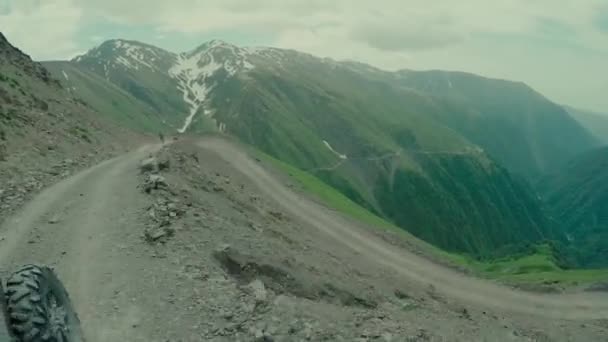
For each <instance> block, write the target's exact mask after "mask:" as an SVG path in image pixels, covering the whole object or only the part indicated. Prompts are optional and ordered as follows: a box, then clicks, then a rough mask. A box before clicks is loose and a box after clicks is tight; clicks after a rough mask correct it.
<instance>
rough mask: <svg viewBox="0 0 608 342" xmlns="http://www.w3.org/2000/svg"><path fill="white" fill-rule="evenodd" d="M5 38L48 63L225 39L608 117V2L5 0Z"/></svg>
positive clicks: (0, 5) (1, 15)
mask: <svg viewBox="0 0 608 342" xmlns="http://www.w3.org/2000/svg"><path fill="white" fill-rule="evenodd" d="M0 31H2V32H3V33H5V35H6V36H7V37H8V39H9V40H10V41H11V42H13V43H14V44H15V45H17V46H18V47H20V48H21V49H23V50H25V51H26V52H27V53H29V54H30V55H32V57H34V59H37V60H46V59H67V58H70V57H72V56H74V55H76V54H78V53H82V52H84V51H86V50H88V49H90V48H91V47H93V46H95V45H98V44H99V43H101V42H102V41H104V40H107V39H112V38H125V39H135V40H140V41H143V42H146V43H150V44H153V45H157V46H160V47H163V48H166V49H168V50H171V51H175V52H182V51H186V50H191V49H192V48H194V47H195V46H197V45H200V44H201V43H203V42H204V41H206V40H209V39H213V38H218V39H223V40H226V41H228V42H231V43H234V44H238V45H267V46H276V47H284V48H293V49H297V50H301V51H306V52H310V53H313V54H316V55H319V56H328V57H333V58H336V59H352V60H358V61H362V62H366V63H370V64H372V65H375V66H378V67H381V68H384V69H389V70H395V69H401V68H409V69H449V70H462V71H469V72H474V73H478V74H482V75H485V76H491V77H500V78H507V79H512V80H518V81H524V82H526V83H528V84H529V85H531V86H532V87H534V88H536V89H537V90H539V91H540V92H542V93H544V94H545V95H547V96H548V97H549V98H551V99H552V100H554V101H557V102H560V103H565V104H570V105H573V106H576V107H581V108H586V109H591V110H595V111H601V112H608V0H492V1H488V0H461V1H456V0H369V1H368V0H171V1H165V0H0Z"/></svg>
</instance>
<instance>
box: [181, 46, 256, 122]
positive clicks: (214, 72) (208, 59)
mask: <svg viewBox="0 0 608 342" xmlns="http://www.w3.org/2000/svg"><path fill="white" fill-rule="evenodd" d="M248 56H249V53H248V51H247V50H245V49H241V48H238V47H236V46H234V45H231V44H228V43H225V42H223V41H220V40H213V41H210V42H208V43H206V44H203V45H201V46H199V47H198V48H196V49H194V50H192V51H189V52H185V53H182V54H181V55H179V56H178V58H177V60H176V63H175V65H174V66H173V67H171V68H170V69H169V75H171V77H173V78H174V79H176V80H177V82H178V88H179V90H180V91H181V92H182V93H183V99H184V102H186V104H188V106H189V107H190V113H189V115H188V116H187V117H186V120H185V122H184V125H183V126H182V127H181V128H180V129H178V132H180V133H184V132H185V131H186V130H187V129H188V128H189V127H190V125H191V124H192V122H193V120H194V117H195V116H196V114H197V113H198V112H199V111H200V110H201V109H202V110H203V115H205V116H211V114H212V113H213V111H212V110H211V109H210V108H209V104H208V98H209V95H210V93H211V92H212V91H213V89H214V88H215V87H216V85H217V82H218V81H220V80H221V79H220V78H218V77H224V78H228V77H234V76H235V75H237V73H239V72H247V71H250V70H252V69H254V68H255V66H254V65H253V63H251V62H250V61H249V60H248ZM216 127H218V129H219V131H220V132H224V131H226V125H225V124H224V123H218V122H216Z"/></svg>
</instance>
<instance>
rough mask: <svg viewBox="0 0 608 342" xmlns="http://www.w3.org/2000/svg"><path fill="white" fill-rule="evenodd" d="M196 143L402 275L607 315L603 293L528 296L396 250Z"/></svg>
mask: <svg viewBox="0 0 608 342" xmlns="http://www.w3.org/2000/svg"><path fill="white" fill-rule="evenodd" d="M199 145H200V146H201V148H206V149H210V150H213V151H215V152H216V153H218V155H220V156H222V158H224V159H225V160H226V161H228V162H229V163H231V164H232V166H233V167H235V168H237V169H239V170H240V171H241V172H242V173H244V174H245V175H247V176H248V177H249V178H251V180H252V181H253V182H255V183H256V184H257V185H258V187H259V188H260V189H263V191H265V192H266V194H267V195H268V196H271V197H272V198H274V199H275V200H276V202H277V203H280V205H281V206H282V207H283V208H284V209H285V210H287V211H289V212H291V213H292V214H293V215H296V216H297V217H299V218H300V219H301V220H303V221H306V222H308V223H310V225H312V226H314V227H317V228H318V229H320V230H322V231H323V232H325V233H326V234H327V235H329V236H331V237H332V238H333V239H335V241H336V242H338V243H342V244H345V245H347V246H348V247H350V248H352V249H354V250H356V251H357V252H358V253H361V254H364V255H366V256H368V257H369V258H370V259H372V260H375V261H376V262H377V263H378V264H380V265H384V266H388V267H390V268H391V269H393V270H394V271H395V272H398V273H400V274H402V275H403V276H404V277H407V278H409V279H415V280H417V281H419V282H422V283H427V284H429V285H433V286H434V287H435V288H436V289H437V290H439V291H440V292H442V293H445V294H447V295H448V296H451V297H455V298H460V299H462V300H464V301H466V302H470V303H474V304H476V305H480V306H486V307H489V308H494V309H501V310H505V309H506V310H509V311H512V312H514V313H525V314H534V315H540V316H543V317H549V318H562V319H606V318H608V300H606V297H605V295H603V294H591V293H581V294H560V295H549V294H547V295H540V294H531V293H524V292H517V291H514V290H512V289H509V288H506V287H502V286H499V285H496V284H494V283H491V282H487V281H483V280H480V279H474V278H470V277H466V276H464V275H462V274H460V273H457V272H455V271H453V270H450V269H446V268H444V267H441V266H440V265H437V264H435V263H432V262H430V261H428V260H426V259H424V258H421V257H419V256H418V255H415V254H412V253H409V252H408V251H406V250H403V249H398V248H395V247H393V246H391V245H389V244H387V243H386V242H384V241H381V240H380V239H378V238H376V237H374V236H372V234H370V233H369V232H366V231H365V230H363V229H360V228H358V227H355V226H353V225H351V224H348V222H346V221H345V220H344V219H343V218H341V217H339V216H337V215H335V213H332V212H330V211H327V210H324V209H323V208H322V207H320V206H319V205H318V204H316V203H313V202H311V201H308V200H306V199H304V198H302V197H301V196H298V195H297V194H295V193H294V192H292V191H291V190H289V189H287V188H286V187H285V186H284V185H283V184H281V183H280V182H279V181H277V180H276V179H274V178H273V177H272V176H271V175H270V174H269V173H268V172H266V171H265V170H264V169H263V168H262V167H261V166H260V165H258V164H257V163H256V162H255V161H253V160H252V159H251V158H249V157H248V156H247V154H245V153H243V152H242V151H241V150H239V149H238V148H235V147H234V145H231V144H229V143H226V142H225V141H223V140H220V139H206V140H205V141H203V142H201V143H199Z"/></svg>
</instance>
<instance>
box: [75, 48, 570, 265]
mask: <svg viewBox="0 0 608 342" xmlns="http://www.w3.org/2000/svg"><path fill="white" fill-rule="evenodd" d="M70 63H71V64H72V65H74V66H75V68H76V69H77V70H83V69H85V70H87V71H90V72H92V73H95V74H96V75H97V76H98V80H99V79H100V80H102V81H104V82H109V83H112V84H113V85H114V86H116V87H117V88H120V89H121V90H122V91H124V92H126V93H128V94H130V95H131V96H132V97H133V98H136V99H137V100H138V101H140V102H144V103H145V104H146V106H148V107H151V108H152V109H153V110H155V111H156V112H157V113H158V114H159V115H160V116H161V117H162V118H163V119H166V120H167V125H169V126H171V127H178V128H179V131H180V132H186V131H187V132H193V133H196V132H198V133H203V132H208V131H219V132H222V133H225V134H229V135H232V136H235V137H237V138H239V139H240V140H241V141H243V142H246V143H248V144H251V145H253V146H255V147H257V148H259V149H261V150H262V151H264V152H265V153H267V154H269V155H271V156H273V157H275V158H277V159H280V160H282V161H284V162H287V163H289V164H292V165H294V166H296V167H298V168H300V169H302V170H305V171H308V172H310V173H313V174H315V175H316V176H317V177H319V178H320V179H322V180H323V181H325V182H326V183H327V184H329V185H331V186H333V187H334V188H336V189H338V190H339V191H340V192H341V193H343V194H344V195H346V196H347V197H349V198H350V199H351V200H353V201H354V202H356V203H358V204H359V205H361V206H363V207H365V208H367V209H369V210H371V211H372V212H374V213H375V214H377V215H379V216H382V217H384V218H386V219H389V220H391V221H393V222H394V223H395V224H397V225H399V226H401V227H402V228H404V229H407V230H408V231H410V232H412V233H414V234H415V235H416V236H418V237H420V238H422V239H424V240H426V241H428V242H431V243H433V244H435V245H437V246H439V247H441V248H444V249H446V250H449V251H455V252H463V253H469V254H472V255H475V256H478V257H494V256H498V255H503V254H508V253H510V251H513V250H519V249H521V248H522V246H528V245H529V244H534V243H539V242H542V241H544V240H545V239H555V238H559V237H558V236H556V234H555V232H553V228H552V225H551V224H549V223H548V220H547V218H546V216H545V214H544V211H543V209H542V206H541V204H540V202H539V200H538V198H537V197H536V195H535V193H534V191H533V190H532V189H531V188H530V187H529V186H527V183H526V182H525V181H522V180H521V179H519V178H517V177H514V176H513V175H511V174H510V172H509V171H508V170H507V169H505V168H503V167H501V166H500V165H499V164H498V163H497V162H496V161H495V158H496V159H497V160H500V159H499V157H498V156H495V155H493V154H492V153H490V154H487V153H486V152H484V149H486V150H487V147H485V146H483V145H481V144H479V143H478V142H477V141H475V140H474V139H472V138H471V136H468V135H467V134H464V133H465V132H462V131H461V130H459V129H458V127H456V126H454V125H452V122H451V121H450V120H447V119H446V118H448V117H450V115H454V117H458V116H461V115H464V114H463V113H466V111H465V109H466V108H463V107H462V106H461V104H460V103H459V102H457V101H455V100H453V99H449V98H448V97H445V96H442V97H438V96H430V95H429V94H428V93H426V92H422V91H420V90H419V89H413V87H408V86H406V85H405V84H403V80H404V75H403V74H399V73H388V72H382V71H379V70H376V69H373V68H371V67H368V66H365V65H361V64H357V63H340V62H335V61H333V60H329V59H321V58H317V57H314V56H311V55H308V54H303V53H299V52H296V51H289V50H280V49H274V48H240V47H236V46H234V45H231V44H228V43H225V42H222V41H211V42H208V43H205V44H203V45H201V46H199V47H198V48H196V49H194V50H191V51H188V52H185V53H181V54H179V55H174V54H172V53H168V52H166V51H162V50H160V49H157V48H154V47H151V46H148V45H146V44H141V43H137V42H130V41H122V40H115V41H109V42H106V43H104V44H102V45H101V46H100V47H98V48H95V49H93V50H91V51H89V52H88V53H87V54H86V55H84V56H81V57H78V58H76V59H75V60H73V61H71V62H70ZM170 88H171V89H172V90H170ZM497 91H498V90H497ZM90 101H91V102H94V101H93V100H92V99H91V100H90ZM547 102H548V101H547ZM450 106H452V107H450ZM160 109H162V110H160ZM536 114H537V113H535V112H534V113H532V114H531V115H530V116H532V115H536ZM541 114H542V113H540V114H538V116H541V117H542V115H541ZM547 115H549V116H550V115H552V114H547ZM138 117H143V116H142V115H138ZM480 145H481V146H480ZM539 158H540V157H539Z"/></svg>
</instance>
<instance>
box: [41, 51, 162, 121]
mask: <svg viewBox="0 0 608 342" xmlns="http://www.w3.org/2000/svg"><path fill="white" fill-rule="evenodd" d="M43 65H44V66H45V67H46V68H47V69H48V70H49V71H50V72H51V74H52V75H53V77H55V78H56V79H58V80H60V82H61V83H62V84H63V85H64V87H65V88H66V89H67V90H68V92H69V93H70V94H71V95H73V96H76V97H77V98H79V99H82V100H84V101H85V103H86V104H87V105H89V106H91V107H92V108H94V109H95V110H96V111H98V112H100V113H103V114H104V115H106V116H108V117H110V118H111V119H113V120H115V121H116V122H118V123H120V124H122V125H124V126H126V127H129V128H131V129H135V130H142V131H148V132H157V131H166V130H167V129H168V126H166V125H165V124H164V123H163V120H164V119H163V117H161V116H160V115H159V113H157V112H156V111H155V110H154V109H153V108H152V107H150V106H148V105H147V104H146V103H144V102H142V101H139V100H138V99H136V98H135V97H133V96H132V95H131V94H129V93H127V92H126V91H124V90H122V89H121V88H119V87H117V86H115V85H114V84H113V83H110V82H107V81H106V80H104V79H103V78H101V77H100V76H98V75H97V74H95V73H92V72H89V71H87V70H86V69H83V68H80V67H79V66H78V65H77V64H74V63H69V62H44V63H43Z"/></svg>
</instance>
